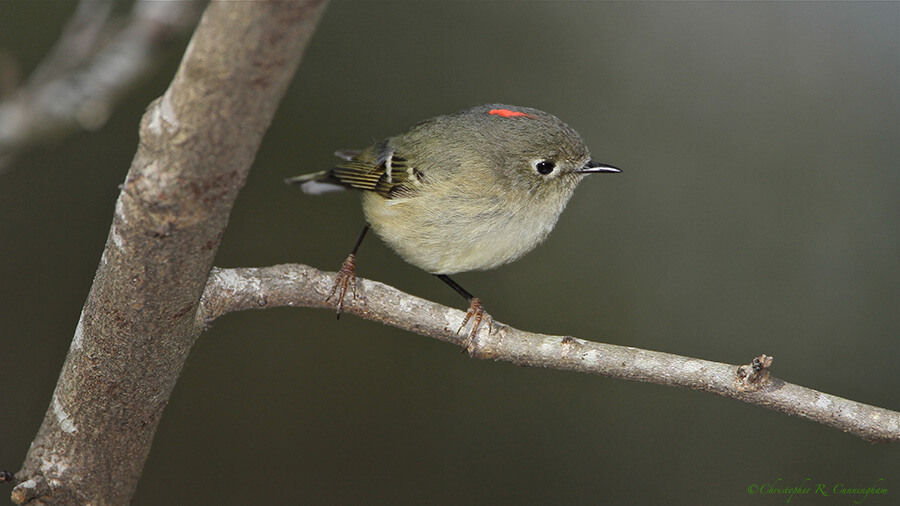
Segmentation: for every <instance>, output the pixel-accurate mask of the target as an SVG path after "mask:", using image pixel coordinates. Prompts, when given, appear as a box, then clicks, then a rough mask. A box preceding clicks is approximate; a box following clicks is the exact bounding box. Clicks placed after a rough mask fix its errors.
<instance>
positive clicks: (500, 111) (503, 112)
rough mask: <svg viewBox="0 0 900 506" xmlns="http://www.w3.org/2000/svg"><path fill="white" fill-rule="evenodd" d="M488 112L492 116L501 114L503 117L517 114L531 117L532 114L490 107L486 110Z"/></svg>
mask: <svg viewBox="0 0 900 506" xmlns="http://www.w3.org/2000/svg"><path fill="white" fill-rule="evenodd" d="M488 114H493V115H494V116H502V117H504V118H515V117H517V116H525V117H526V118H533V117H534V116H532V115H530V114H528V113H524V112H518V111H510V110H509V109H491V110H490V111H488Z"/></svg>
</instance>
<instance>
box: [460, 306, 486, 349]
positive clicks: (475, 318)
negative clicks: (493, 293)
mask: <svg viewBox="0 0 900 506" xmlns="http://www.w3.org/2000/svg"><path fill="white" fill-rule="evenodd" d="M470 320H471V321H472V330H470V331H469V335H468V336H466V340H465V342H464V344H465V347H466V350H468V351H469V352H471V351H472V345H473V344H474V343H475V338H476V336H477V335H478V329H479V328H480V327H481V322H482V321H483V320H486V323H487V325H488V328H490V327H491V315H489V314H488V313H486V312H485V311H484V305H483V304H482V303H481V299H479V298H478V297H472V299H471V300H470V301H469V309H468V310H467V311H466V317H465V318H463V321H462V324H461V325H460V326H459V329H458V330H457V331H456V333H457V335H458V334H459V333H460V332H462V330H463V329H464V328H466V325H467V324H468V323H469V321H470Z"/></svg>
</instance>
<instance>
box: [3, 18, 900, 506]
mask: <svg viewBox="0 0 900 506" xmlns="http://www.w3.org/2000/svg"><path fill="white" fill-rule="evenodd" d="M74 8H75V2H64V1H55V2H24V1H13V2H4V3H2V4H0V47H2V48H4V49H5V50H6V51H7V52H8V54H9V55H11V56H12V57H14V58H15V59H16V60H17V62H18V64H19V65H21V67H22V71H23V72H24V74H25V75H27V74H28V72H29V71H30V70H31V69H32V68H34V67H35V66H36V65H37V64H38V62H39V61H40V59H41V57H42V56H43V55H44V54H46V52H47V51H48V50H49V48H50V47H51V46H52V44H53V42H54V41H55V40H56V39H57V37H58V35H59V31H60V29H61V27H62V26H63V24H64V23H65V22H66V20H67V19H68V17H69V16H70V15H71V14H72V12H73V10H74ZM898 19H900V4H898V3H896V2H890V3H866V2H840V3H835V2H804V3H769V2H765V3H758V2H752V3H730V2H729V3H725V2H704V3H682V2H678V3H659V2H633V3H621V2H610V3H606V2H602V3H599V2H598V3H574V2H562V3H558V2H553V3H550V2H546V3H545V2H528V3H499V2H498V3H494V2H467V3H444V2H422V3H420V2H340V1H338V2H334V3H333V4H332V5H330V6H329V7H328V9H327V10H326V11H325V14H324V17H323V19H322V23H321V25H320V26H319V28H318V30H317V33H316V35H315V36H314V38H313V40H312V42H311V44H310V46H309V47H308V49H307V51H306V55H305V57H304V60H303V62H302V64H301V66H300V69H299V72H298V74H297V76H296V78H295V79H294V82H293V85H292V86H291V88H290V90H289V91H288V93H287V95H286V97H285V99H284V102H283V104H282V106H281V109H280V112H279V114H278V116H277V117H276V119H275V121H274V123H273V124H272V127H271V129H270V130H269V132H268V134H267V136H266V138H265V141H264V143H263V145H262V148H261V150H260V152H259V155H258V157H257V159H256V162H255V166H254V168H253V170H252V171H251V174H250V178H249V180H248V181H247V185H246V187H245V189H244V190H243V192H242V193H241V195H240V197H239V200H238V202H237V205H236V207H235V209H234V211H233V213H232V216H231V222H230V225H229V228H228V231H227V234H226V235H225V237H224V239H223V242H222V246H221V249H220V250H219V254H218V259H217V262H216V264H217V265H219V266H223V267H237V266H266V265H272V264H277V263H290V262H299V263H306V264H310V265H313V266H315V267H318V268H321V269H325V270H336V269H337V268H338V267H339V266H340V264H341V262H342V261H343V259H344V257H345V256H346V254H347V252H348V251H349V249H350V247H351V246H352V245H353V242H354V240H355V239H356V235H357V233H358V232H359V228H360V226H361V224H362V213H361V211H360V208H359V202H358V195H355V194H353V193H349V192H347V193H343V194H336V195H326V196H320V197H313V196H307V195H303V194H301V193H300V192H299V191H297V189H296V188H292V187H287V186H285V185H284V184H283V183H282V181H281V180H282V178H284V177H287V176H292V175H295V174H298V173H302V172H306V171H312V170H318V169H323V168H326V167H329V166H330V164H332V163H333V162H334V158H333V157H332V152H333V151H334V150H336V149H340V148H357V147H363V146H365V145H367V144H368V143H371V142H373V141H375V140H378V139H381V138H383V137H385V136H388V135H391V134H395V133H398V132H400V131H403V130H404V129H406V128H408V127H409V126H411V125H412V124H414V123H415V122H417V121H419V120H421V119H424V118H427V117H430V116H433V115H436V114H440V113H447V112H454V111H457V110H459V109H462V108H466V107H470V106H473V105H477V104H481V103H487V102H505V103H510V104H517V105H527V106H531V107H536V108H539V109H543V110H546V111H549V112H552V113H553V114H555V115H557V116H559V117H560V118H562V119H563V120H564V121H566V122H567V123H568V124H569V125H570V126H572V127H574V128H575V129H577V130H578V131H579V132H580V133H581V135H582V136H583V137H584V139H585V141H586V142H587V144H588V146H589V147H590V148H591V152H592V154H593V156H594V159H596V160H598V161H601V162H606V163H610V164H613V165H616V166H618V167H621V168H622V169H623V170H624V172H623V174H620V175H601V176H595V177H592V178H589V179H587V180H586V181H585V182H584V183H582V185H581V186H580V187H579V189H578V191H577V192H576V194H575V197H574V198H573V200H572V202H571V203H570V204H569V207H568V209H567V210H566V212H565V213H563V215H562V218H561V219H560V222H559V224H558V226H557V228H556V230H555V231H554V232H553V233H552V234H551V235H550V237H549V239H548V240H547V242H546V243H545V244H544V245H542V246H540V247H539V248H538V249H536V250H535V251H534V252H532V253H531V254H529V255H527V256H526V257H524V258H523V259H522V260H520V261H518V262H516V263H514V264H511V265H508V266H505V267H502V268H499V269H497V270H494V271H488V272H478V273H465V274H460V275H458V276H456V280H457V281H459V282H460V284H462V285H463V286H465V287H466V288H467V289H468V290H469V291H471V292H472V293H475V294H477V295H478V296H479V297H481V298H482V299H483V300H484V301H485V305H486V308H487V310H488V311H489V312H490V313H491V314H492V315H493V316H494V317H495V318H496V319H497V320H499V321H502V322H504V323H508V324H510V325H513V326H515V327H518V328H521V329H526V330H531V331H537V332H546V333H553V334H570V335H574V336H578V337H582V338H585V339H589V340H595V341H602V342H608V343H614V344H622V345H628V346H635V347H640V348H646V349H651V350H660V351H666V352H670V353H677V354H680V355H687V356H692V357H699V358H703V359H707V360H713V361H719V362H727V363H733V364H740V363H747V362H749V361H750V360H751V359H752V358H753V357H755V356H757V355H760V354H761V353H766V354H769V355H773V356H774V357H775V362H774V366H773V374H774V375H776V376H778V377H780V378H782V379H784V380H786V381H790V382H794V383H798V384H800V385H804V386H808V387H811V388H815V389H818V390H821V391H824V392H828V393H831V394H835V395H838V396H842V397H846V398H850V399H854V400H857V401H861V402H865V403H869V404H874V405H877V406H882V407H887V408H891V409H895V410H897V409H900V382H898V381H897V372H896V371H897V364H898V359H900V340H898V336H900V316H898V315H900V227H898V217H900V209H898V208H900V103H898V100H900V23H898ZM186 44H187V38H183V40H180V41H179V42H178V44H177V47H174V48H173V49H172V51H171V54H169V55H168V56H167V58H166V60H165V61H164V63H163V65H161V67H159V68H158V70H157V71H156V73H155V74H154V76H153V77H151V78H150V79H148V80H147V81H146V84H145V85H143V86H142V87H141V88H140V89H139V90H137V91H135V92H133V93H131V94H130V95H129V96H128V97H127V98H126V99H125V100H124V102H123V103H122V104H121V105H119V106H118V107H117V109H116V110H115V111H114V113H113V114H112V116H111V117H110V119H109V121H108V122H107V123H106V125H105V126H103V127H102V128H101V129H99V130H98V131H96V132H93V133H84V132H82V133H77V134H74V135H71V136H68V137H65V138H63V139H61V140H59V141H56V142H53V143H51V144H49V145H42V146H38V147H36V148H34V149H31V150H29V151H26V152H24V153H22V154H20V155H19V156H18V157H17V158H16V159H15V161H14V163H13V164H12V165H10V166H9V167H7V168H6V170H5V171H4V172H2V173H0V378H2V382H3V385H4V387H3V389H2V393H0V469H8V470H10V471H13V472H15V471H18V469H19V466H20V465H21V463H22V461H23V459H24V455H25V453H26V451H27V449H28V445H29V442H30V441H31V439H32V438H33V437H34V434H35V433H36V432H37V429H38V427H39V426H40V423H41V420H42V419H43V416H44V413H45V411H46V409H47V406H48V403H49V400H50V395H51V393H52V390H53V387H54V385H55V383H56V379H57V376H58V373H59V370H60V367H61V365H62V362H63V359H64V357H65V354H66V351H67V349H68V347H69V342H70V340H71V338H72V334H73V331H74V328H75V324H76V322H77V320H78V315H79V312H80V310H81V306H82V304H83V302H84V299H85V297H86V295H87V293H88V290H89V287H90V284H91V281H92V277H93V275H94V271H95V269H96V267H97V265H98V262H99V258H100V253H101V251H102V248H103V245H104V242H105V240H106V235H107V232H108V229H109V225H110V223H111V217H112V213H113V204H114V202H115V199H116V196H117V194H118V189H117V185H118V184H119V183H121V182H122V181H123V180H124V178H125V174H126V171H127V169H128V167H129V164H130V161H131V157H132V156H133V155H134V152H135V149H136V142H137V128H138V121H139V119H140V116H141V114H142V112H143V110H144V108H145V107H146V105H147V104H148V103H149V102H150V101H151V100H153V99H154V98H155V97H157V96H159V95H160V94H161V93H162V92H163V91H164V90H165V88H166V86H167V85H168V82H169V80H170V79H171V77H172V75H173V73H174V71H175V69H176V66H177V64H178V61H179V57H180V55H181V53H182V51H183V49H184V46H185V45H186ZM358 272H359V274H360V275H361V276H364V277H367V278H371V279H375V280H379V281H383V282H385V283H389V284H392V285H394V286H396V287H398V288H400V289H402V290H404V291H407V292H410V293H413V294H415V295H418V296H421V297H425V298H428V299H432V300H435V301H439V302H442V303H444V304H448V305H451V306H455V307H459V308H460V309H464V308H465V305H466V304H465V303H464V301H462V300H461V299H460V298H459V297H458V295H457V294H455V293H454V292H453V291H452V290H450V289H449V288H448V287H447V286H444V285H443V283H441V282H439V281H438V280H436V279H434V278H433V277H432V276H430V275H428V274H426V273H424V272H422V271H419V270H418V269H416V268H414V267H412V266H409V265H407V264H405V263H404V262H403V261H402V260H400V258H399V257H397V256H396V255H395V254H394V253H392V252H391V251H390V250H389V249H387V248H386V247H385V246H384V245H383V244H382V243H380V242H379V241H378V240H377V239H374V238H371V240H368V241H367V242H366V243H365V244H364V245H363V246H362V249H361V251H360V254H359V257H358ZM898 457H900V451H898V447H897V446H896V445H891V446H888V445H871V444H869V443H866V442H864V441H862V440H860V439H857V438H855V437H853V436H850V435H848V434H844V433H841V432H839V431H836V430H834V429H830V428H827V427H824V426H821V425H817V424H814V423H811V422H807V421H804V420H801V419H799V418H794V417H788V416H785V415H782V414H779V413H775V412H772V411H768V410H765V409H762V408H759V407H754V406H749V405H745V404H742V403H739V402H736V401H733V400H729V399H724V398H720V397H716V396H712V395H709V394H705V393H699V392H693V391H685V390H676V389H672V388H664V387H659V386H653V385H647V384H637V383H629V382H624V381H618V380H610V379H606V378H600V377H594V376H587V375H579V374H574V373H568V372H559V371H552V370H543V369H531V368H521V367H515V366H512V365H509V364H505V363H495V362H482V361H474V360H470V359H469V358H468V357H467V356H466V355H465V354H462V353H460V351H459V349H457V348H455V347H453V346H450V345H448V344H444V343H440V342H436V341H432V340H429V339H427V338H423V337H420V336H416V335H412V334H409V333H406V332H403V331H400V330H397V329H394V328H389V327H383V326H380V325H378V324H375V323H372V322H368V321H362V320H359V319H357V318H354V317H350V316H347V317H344V318H342V319H341V320H340V321H335V318H334V313H333V312H331V311H324V310H312V309H286V308H285V309H270V310H265V311H255V312H246V313H239V314H231V315H228V316H226V317H223V318H221V319H220V320H217V321H216V323H215V325H214V326H213V328H212V329H211V330H210V331H209V332H207V333H205V334H204V335H202V336H201V338H200V340H199V341H198V343H197V345H196V347H195V349H194V351H193V353H192V356H191V358H190V360H189V361H188V363H187V366H186V368H185V370H184V374H183V377H182V378H181V380H180V381H179V383H178V386H177V387H176V389H175V392H174V394H173V396H172V399H171V402H170V404H169V406H168V408H167V410H166V413H165V416H164V417H163V420H162V423H161V425H160V428H159V432H158V433H157V435H156V439H155V443H154V447H153V449H152V451H151V453H150V457H149V460H148V462H147V465H146V468H145V471H144V475H143V478H142V481H141V483H140V485H139V487H138V491H137V496H136V497H135V501H134V503H135V504H139V505H155V504H246V503H251V504H252V503H257V502H261V501H262V500H265V501H268V502H270V503H276V504H277V503H287V504H291V503H301V502H302V503H308V504H597V503H610V504H640V503H661V502H662V501H665V503H667V504H698V503H705V504H722V503H729V504H761V503H766V504H777V503H783V502H785V497H784V496H765V497H760V496H753V495H748V493H747V489H748V487H750V486H752V485H754V484H758V485H763V484H766V483H774V484H779V486H794V485H803V484H804V483H805V484H806V486H809V484H810V483H814V484H817V483H824V484H827V485H828V486H829V488H830V487H832V486H833V485H836V484H839V483H843V484H846V485H847V486H852V487H868V486H871V485H875V484H877V483H879V482H878V480H879V479H883V480H884V481H881V482H880V486H882V487H885V488H888V489H889V491H890V495H889V496H887V497H884V496H880V497H869V498H868V499H867V500H866V502H867V503H868V504H886V503H887V501H888V498H889V497H896V495H897V492H898V491H900V481H898V477H900V458H898ZM10 489H11V487H10V488H0V491H2V490H7V491H8V490H10ZM2 493H3V494H6V493H8V492H2ZM804 501H810V502H815V503H816V504H818V503H819V502H820V501H813V499H812V498H811V497H810V496H795V497H794V498H793V500H792V503H800V504H803V503H804Z"/></svg>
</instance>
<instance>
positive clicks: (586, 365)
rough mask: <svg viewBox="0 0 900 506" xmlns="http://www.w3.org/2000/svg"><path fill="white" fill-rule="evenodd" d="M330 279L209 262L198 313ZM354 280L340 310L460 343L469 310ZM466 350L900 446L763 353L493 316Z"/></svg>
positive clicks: (316, 303) (883, 421) (883, 419)
mask: <svg viewBox="0 0 900 506" xmlns="http://www.w3.org/2000/svg"><path fill="white" fill-rule="evenodd" d="M335 275H336V274H335V273H326V272H322V271H319V270H317V269H314V268H312V267H309V266H306V265H296V264H291V265H276V266H274V267H264V268H239V269H219V268H215V269H213V270H212V272H211V273H210V277H209V282H208V283H207V285H206V290H205V291H204V293H203V299H202V301H201V304H200V307H199V308H198V313H197V317H198V320H199V321H201V322H203V323H204V324H207V325H208V324H209V323H211V322H212V321H213V320H215V319H216V318H218V317H219V316H222V315H223V314H226V313H230V312H232V311H242V310H245V309H264V308H268V307H279V306H301V307H315V308H333V306H332V304H331V303H328V302H326V301H325V298H326V297H327V296H328V294H329V292H330V291H331V287H332V286H333V284H334V280H335ZM357 286H358V289H359V293H360V299H363V300H354V299H353V298H352V297H348V299H345V301H344V304H345V305H344V312H346V313H351V314H354V315H357V316H359V317H361V318H365V319H367V320H373V321H377V322H380V323H385V324H388V325H392V326H394V327H398V328H401V329H404V330H408V331H410V332H415V333H417V334H421V335H423V336H427V337H432V338H434V339H439V340H441V341H447V342H449V343H453V344H456V345H458V346H466V338H465V336H464V335H458V334H457V333H456V329H458V328H459V325H460V323H461V322H462V319H463V317H464V316H465V312H463V311H459V310H457V309H453V308H449V307H446V306H442V305H440V304H437V303H434V302H431V301H427V300H424V299H420V298H418V297H414V296H412V295H409V294H407V293H404V292H401V291H400V290H397V289H396V288H393V287H391V286H388V285H385V284H382V283H379V282H377V281H371V280H367V279H359V280H358V284H357ZM488 327H490V329H488ZM468 351H469V354H470V355H471V356H472V357H474V358H481V359H493V360H504V361H508V362H512V363H514V364H517V365H523V366H537V367H547V368H553V369H563V370H570V371H578V372H585V373H591V374H598V375H601V376H608V377H611V378H618V379H625V380H632V381H641V382H647V383H656V384H658V385H667V386H676V387H684V388H689V389H691V390H700V391H703V392H709V393H713V394H716V395H721V396H723V397H730V398H732V399H737V400H739V401H743V402H746V403H749V404H755V405H758V406H763V407H766V408H769V409H773V410H776V411H781V412H782V413H787V414H789V415H795V416H799V417H801V418H805V419H807V420H810V421H813V422H817V423H821V424H824V425H828V426H830V427H834V428H836V429H839V430H842V431H844V432H850V433H852V434H854V435H856V436H859V437H861V438H863V439H866V440H868V441H872V442H894V443H897V442H900V413H898V412H896V411H892V410H889V409H884V408H879V407H876V406H871V405H868V404H863V403H860V402H855V401H851V400H848V399H844V398H841V397H837V396H834V395H830V394H826V393H823V392H818V391H816V390H812V389H810V388H805V387H802V386H799V385H794V384H791V383H788V382H785V381H782V380H780V379H777V378H774V377H770V376H769V375H768V368H769V366H770V365H771V362H772V359H771V357H766V356H765V355H763V356H762V357H759V358H758V359H754V361H753V363H752V364H748V365H746V366H741V367H738V366H736V365H730V364H722V363H718V362H710V361H707V360H700V359H696V358H690V357H683V356H679V355H672V354H669V353H662V352H658V351H648V350H641V349H638V348H632V347H628V346H616V345H611V344H602V343H596V342H591V341H585V340H583V339H577V338H574V337H571V336H551V335H546V334H535V333H531V332H525V331H522V330H518V329H515V328H513V327H510V326H508V325H504V324H502V323H498V322H491V325H490V326H488V325H482V328H481V329H479V332H478V336H477V338H476V339H474V340H472V342H471V343H469V348H468Z"/></svg>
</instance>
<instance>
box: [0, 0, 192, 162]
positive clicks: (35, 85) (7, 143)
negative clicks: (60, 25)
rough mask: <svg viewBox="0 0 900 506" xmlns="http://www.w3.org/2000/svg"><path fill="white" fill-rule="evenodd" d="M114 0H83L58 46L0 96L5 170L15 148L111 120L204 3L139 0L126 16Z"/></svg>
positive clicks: (0, 139) (1, 150) (0, 148)
mask: <svg viewBox="0 0 900 506" xmlns="http://www.w3.org/2000/svg"><path fill="white" fill-rule="evenodd" d="M113 4H114V2H113V1H112V0H104V1H97V0H81V2H80V3H79V4H78V8H77V9H76V10H75V13H74V14H73V15H72V19H71V20H70V21H69V23H68V25H67V26H66V28H65V29H64V30H63V32H62V34H61V35H60V38H59V40H58V41H57V43H56V45H55V46H54V48H53V50H51V51H50V52H49V54H48V55H47V56H46V57H45V58H44V60H43V61H42V62H41V64H40V65H39V66H38V67H37V68H36V69H35V71H34V72H33V73H32V74H31V76H30V77H29V78H28V80H27V81H26V82H25V83H24V84H23V86H22V87H21V88H19V89H18V90H16V91H15V92H14V93H11V94H10V96H9V97H8V98H7V99H6V100H4V101H2V102H0V170H2V169H3V168H4V166H5V165H7V164H8V163H9V162H10V160H11V159H12V157H13V156H14V155H15V153H16V152H18V151H20V150H22V149H23V148H26V147H29V146H32V145H35V144H38V143H41V142H46V141H48V140H50V139H54V138H56V137H60V136H62V135H64V134H67V133H70V132H72V131H76V130H79V129H86V130H96V129H98V128H100V127H101V126H103V124H104V123H106V120H107V119H108V118H109V115H110V114H111V112H112V109H113V107H114V105H115V104H116V103H118V102H119V101H120V100H121V99H122V97H124V96H125V95H126V94H127V93H128V92H129V91H130V90H131V89H133V88H134V87H135V86H136V85H137V84H138V83H140V82H141V81H142V78H143V77H144V76H146V75H147V74H149V72H150V70H152V68H153V66H154V63H155V62H156V61H157V60H158V59H159V57H160V55H161V54H162V53H163V52H164V50H166V49H168V48H169V47H170V45H171V43H172V42H173V41H174V40H177V39H178V37H179V36H181V35H182V34H184V33H185V32H187V31H188V30H189V29H190V28H191V27H193V26H194V23H195V22H196V20H197V18H198V17H199V10H200V9H199V7H200V4H199V3H197V2H189V1H171V2H157V1H152V0H137V1H136V2H135V3H134V5H133V7H132V9H131V13H130V14H129V15H128V16H127V18H125V19H122V18H119V17H112V15H111V14H112V9H113Z"/></svg>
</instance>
